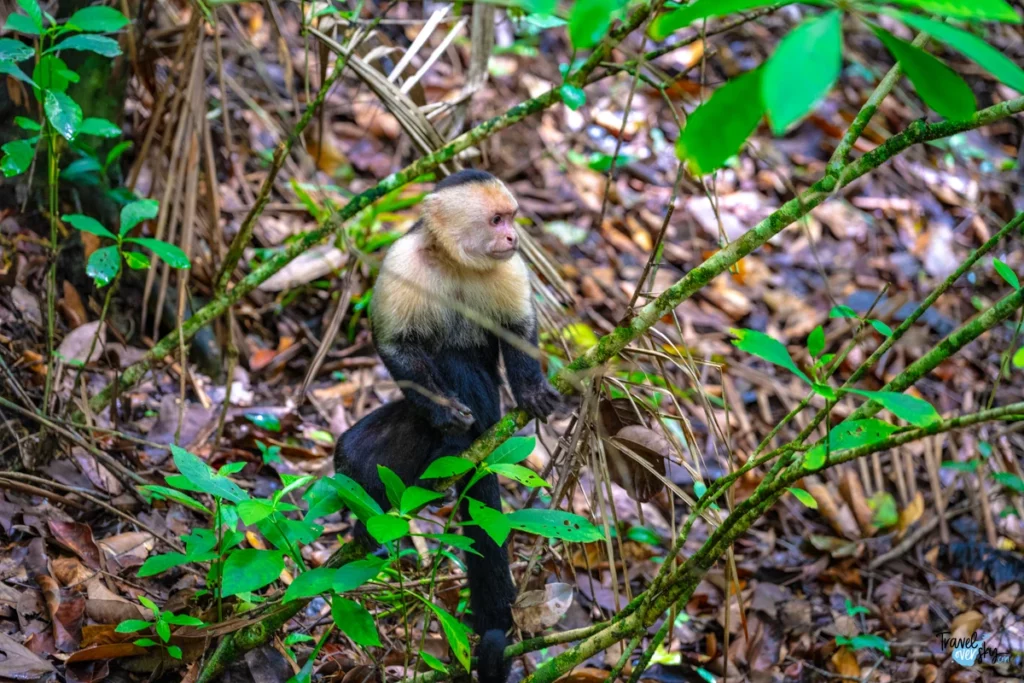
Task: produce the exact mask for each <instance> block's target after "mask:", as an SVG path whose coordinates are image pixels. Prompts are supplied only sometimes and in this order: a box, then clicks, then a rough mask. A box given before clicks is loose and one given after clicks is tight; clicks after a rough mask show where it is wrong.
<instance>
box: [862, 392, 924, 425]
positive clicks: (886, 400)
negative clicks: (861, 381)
mask: <svg viewBox="0 0 1024 683" xmlns="http://www.w3.org/2000/svg"><path fill="white" fill-rule="evenodd" d="M848 391H849V392H850V393H853V394H859V395H861V396H865V397H867V398H870V399H871V400H872V401H876V402H878V403H880V404H882V407H883V408H885V409H886V410H888V411H889V412H890V413H892V414H893V415H895V416H896V417H899V418H901V419H904V420H906V421H907V422H909V423H910V424H912V425H914V426H915V427H927V426H929V425H932V424H935V423H936V422H940V421H941V420H942V418H941V417H939V414H938V413H937V412H936V411H935V408H934V407H933V406H932V404H931V403H929V402H928V401H925V400H924V399H923V398H917V397H916V396H911V395H910V394H901V393H899V392H896V391H866V390H864V389H848Z"/></svg>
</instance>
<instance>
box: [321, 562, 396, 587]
mask: <svg viewBox="0 0 1024 683" xmlns="http://www.w3.org/2000/svg"><path fill="white" fill-rule="evenodd" d="M386 564H387V562H386V561H385V560H383V559H382V558H379V557H373V556H370V557H367V558H365V559H362V560H356V561H355V562H349V563H348V564H346V565H345V566H343V567H341V568H340V569H338V570H337V571H336V572H335V574H334V585H333V586H332V588H333V590H334V592H335V593H345V592H347V591H351V590H355V589H356V588H359V587H360V586H362V585H363V584H364V583H366V582H367V581H369V580H370V579H373V578H376V577H377V575H378V574H380V573H381V571H383V569H384V565H386Z"/></svg>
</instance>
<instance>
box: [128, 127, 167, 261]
mask: <svg viewBox="0 0 1024 683" xmlns="http://www.w3.org/2000/svg"><path fill="white" fill-rule="evenodd" d="M118 133H120V131H118ZM159 213H160V202H158V201H157V200H155V199H140V200H138V201H134V202H132V203H131V204H128V205H126V206H124V207H122V209H121V228H120V231H119V233H118V234H120V235H121V236H122V237H124V236H125V235H127V234H128V233H129V232H130V231H131V229H132V228H134V227H135V226H136V225H138V224H139V223H141V222H143V221H148V220H152V219H154V218H156V217H157V214H159ZM154 251H156V250H155V249H154Z"/></svg>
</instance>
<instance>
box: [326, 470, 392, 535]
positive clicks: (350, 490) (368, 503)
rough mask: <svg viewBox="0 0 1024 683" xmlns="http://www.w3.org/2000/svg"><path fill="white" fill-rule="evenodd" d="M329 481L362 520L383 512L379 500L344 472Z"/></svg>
mask: <svg viewBox="0 0 1024 683" xmlns="http://www.w3.org/2000/svg"><path fill="white" fill-rule="evenodd" d="M325 481H327V483H329V484H330V485H331V486H333V487H334V488H335V490H336V491H337V492H338V495H339V496H340V497H341V499H342V500H343V501H345V505H346V507H348V509H349V510H351V511H352V512H354V513H355V515H356V517H358V518H359V520H360V521H361V522H364V523H365V522H366V521H367V520H369V519H370V518H371V517H374V516H375V515H380V514H383V512H384V511H383V510H381V509H380V505H377V501H375V500H374V499H373V498H371V497H370V494H368V493H367V492H366V491H365V490H364V489H363V487H362V486H360V485H359V484H357V483H356V482H355V481H354V480H352V479H350V478H349V477H347V476H345V475H344V474H340V473H339V474H335V475H334V476H333V477H331V478H330V479H326V480H325Z"/></svg>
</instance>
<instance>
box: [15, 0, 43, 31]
mask: <svg viewBox="0 0 1024 683" xmlns="http://www.w3.org/2000/svg"><path fill="white" fill-rule="evenodd" d="M18 7H20V8H21V9H23V10H25V14H27V15H28V16H29V19H31V20H32V23H33V24H35V25H36V26H38V27H39V28H42V27H43V8H42V7H41V6H40V5H39V3H38V2H37V0H18Z"/></svg>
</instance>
